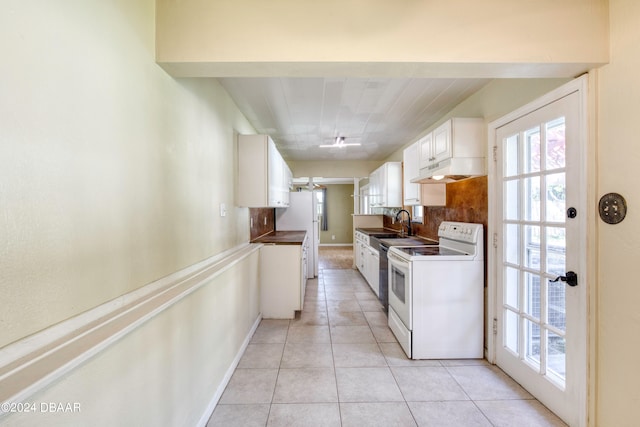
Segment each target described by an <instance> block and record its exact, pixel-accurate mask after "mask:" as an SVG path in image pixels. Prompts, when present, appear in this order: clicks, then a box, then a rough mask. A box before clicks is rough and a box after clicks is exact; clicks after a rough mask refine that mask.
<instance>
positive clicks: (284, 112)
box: [219, 77, 490, 161]
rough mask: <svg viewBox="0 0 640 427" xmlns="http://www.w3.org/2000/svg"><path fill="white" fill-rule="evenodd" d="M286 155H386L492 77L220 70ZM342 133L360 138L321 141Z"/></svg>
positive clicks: (242, 107) (238, 100)
mask: <svg viewBox="0 0 640 427" xmlns="http://www.w3.org/2000/svg"><path fill="white" fill-rule="evenodd" d="M219 81H220V83H221V84H222V86H223V87H224V88H225V89H226V90H227V91H228V92H229V94H230V96H231V97H232V98H233V100H234V101H235V103H236V104H237V106H238V108H239V109H240V111H242V113H243V114H244V115H245V116H246V117H247V119H248V120H249V122H250V123H251V124H252V125H253V127H254V128H255V129H256V131H257V132H258V133H262V134H268V135H271V137H272V139H273V140H274V142H275V143H276V145H277V147H278V150H279V151H280V153H281V154H282V156H283V157H284V158H285V160H288V161H333V160H384V159H385V158H387V157H388V156H389V155H390V154H392V153H393V152H395V151H397V150H398V149H399V148H401V147H403V146H404V145H406V144H407V143H409V142H412V141H414V140H415V139H417V137H419V136H420V135H421V134H422V133H424V131H425V130H427V128H428V127H430V126H431V125H433V124H434V123H435V122H436V121H438V120H439V119H440V118H442V117H443V116H444V115H445V114H446V113H447V112H449V111H450V110H451V109H452V108H453V107H455V106H456V105H457V104H459V103H460V102H461V101H463V100H464V99H466V98H467V97H469V96H470V95H471V94H473V93H474V92H476V91H477V90H478V89H480V88H481V87H482V86H484V85H485V84H487V83H488V82H489V81H490V79H463V78H460V79H451V78H310V77H300V78H278V77H265V78H236V77H233V78H220V79H219ZM338 136H343V137H345V143H360V144H361V145H360V146H349V147H341V148H338V147H335V148H320V147H319V146H320V145H323V144H333V143H334V142H335V138H336V137H338Z"/></svg>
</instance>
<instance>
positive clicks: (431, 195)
mask: <svg viewBox="0 0 640 427" xmlns="http://www.w3.org/2000/svg"><path fill="white" fill-rule="evenodd" d="M427 136H429V139H430V138H431V136H432V134H429V135H427ZM422 142H423V140H422V139H421V140H419V141H417V142H415V143H413V144H411V145H410V146H409V147H407V148H405V149H404V151H403V153H402V160H403V164H404V168H403V178H402V181H403V185H404V205H405V206H445V204H446V201H447V200H446V199H447V195H446V194H447V193H446V184H432V185H424V184H418V183H413V182H411V180H412V179H415V178H417V177H418V175H419V174H420V158H419V157H420V156H419V152H420V149H421V148H422V146H421V143H422Z"/></svg>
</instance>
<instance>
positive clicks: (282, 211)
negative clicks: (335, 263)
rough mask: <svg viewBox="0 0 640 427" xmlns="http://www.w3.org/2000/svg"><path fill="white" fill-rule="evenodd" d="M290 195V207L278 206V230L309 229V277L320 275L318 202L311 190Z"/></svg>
mask: <svg viewBox="0 0 640 427" xmlns="http://www.w3.org/2000/svg"><path fill="white" fill-rule="evenodd" d="M289 196H290V197H291V198H290V201H289V207H288V208H276V230H278V231H292V230H296V231H297V230H306V231H307V237H308V238H307V245H308V246H307V254H308V255H307V278H309V279H312V278H314V277H316V276H317V275H318V246H319V244H320V230H319V229H318V211H317V203H318V202H317V199H316V195H315V194H314V193H313V192H311V191H299V192H293V193H290V194H289Z"/></svg>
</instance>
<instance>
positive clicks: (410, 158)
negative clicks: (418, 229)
mask: <svg viewBox="0 0 640 427" xmlns="http://www.w3.org/2000/svg"><path fill="white" fill-rule="evenodd" d="M419 152H420V141H417V142H415V143H413V144H411V145H410V146H409V147H407V148H405V149H404V151H403V152H402V163H403V164H404V168H403V171H402V182H403V185H404V187H403V188H404V205H405V206H416V205H420V184H414V183H412V182H411V180H412V179H414V178H417V177H418V175H419V174H420V158H419V155H418V153H419Z"/></svg>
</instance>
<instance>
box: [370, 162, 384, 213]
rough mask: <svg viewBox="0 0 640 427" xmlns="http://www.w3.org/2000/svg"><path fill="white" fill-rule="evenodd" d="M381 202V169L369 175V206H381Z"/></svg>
mask: <svg viewBox="0 0 640 427" xmlns="http://www.w3.org/2000/svg"><path fill="white" fill-rule="evenodd" d="M380 200H381V197H380V169H376V170H374V171H373V172H371V175H369V206H371V207H378V206H381V205H380Z"/></svg>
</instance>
